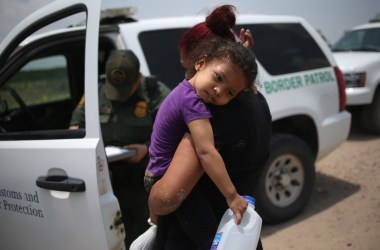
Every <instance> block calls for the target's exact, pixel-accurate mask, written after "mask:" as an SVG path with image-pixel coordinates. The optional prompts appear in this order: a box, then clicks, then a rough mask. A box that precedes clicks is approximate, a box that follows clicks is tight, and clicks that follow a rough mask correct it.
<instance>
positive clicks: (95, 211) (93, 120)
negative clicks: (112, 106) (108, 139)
mask: <svg viewBox="0 0 380 250" xmlns="http://www.w3.org/2000/svg"><path fill="white" fill-rule="evenodd" d="M100 6H101V1H100V0H63V1H55V2H53V3H51V4H49V5H47V6H45V7H44V8H41V9H40V10H38V11H37V12H35V13H34V14H32V15H31V16H29V17H27V18H26V19H25V20H24V21H23V22H21V23H19V25H18V26H17V27H15V28H14V29H13V30H12V32H10V33H9V34H8V36H7V37H6V38H5V39H4V40H3V42H2V43H1V44H0V159H1V160H0V232H1V233H0V249H7V250H11V249H15V250H19V249H39V250H43V249H49V250H51V249H55V250H58V249H62V250H67V249H81V250H84V249H91V250H93V249H102V250H103V249H123V248H124V245H123V244H124V241H123V240H124V236H125V232H124V227H123V225H122V223H121V220H120V217H121V214H120V209H119V204H118V201H117V199H116V197H115V196H114V194H113V192H112V187H111V183H110V178H109V172H108V167H107V159H106V154H105V150H104V146H103V142H102V139H101V132H100V123H99V111H98V93H97V91H98V85H97V82H98V74H97V71H98V64H97V58H98V42H97V41H98V32H99V16H100ZM70 18H74V19H75V18H79V19H81V18H82V19H81V21H83V20H85V21H84V22H82V24H83V25H82V26H78V27H73V28H72V32H71V33H70V34H66V33H65V32H63V31H62V30H61V31H58V32H56V31H52V32H50V31H49V32H48V35H46V33H45V34H44V35H42V34H38V35H35V34H36V33H35V32H37V31H41V29H43V30H51V29H52V28H55V26H59V25H61V26H60V27H61V28H65V29H66V28H67V24H65V22H66V21H67V20H69V19H70ZM61 23H62V24H61ZM32 34H33V35H34V36H33V37H32V38H31V37H30V35H32ZM49 34H50V35H49ZM83 38H84V39H83ZM80 90H81V91H80ZM83 91H84V92H85V94H86V95H85V101H86V107H85V109H86V110H85V111H86V124H87V125H86V129H82V130H75V131H74V130H69V129H68V122H69V119H70V114H71V113H70V112H72V110H73V108H74V107H75V106H76V104H77V103H78V101H79V99H80V98H81V96H82V93H83Z"/></svg>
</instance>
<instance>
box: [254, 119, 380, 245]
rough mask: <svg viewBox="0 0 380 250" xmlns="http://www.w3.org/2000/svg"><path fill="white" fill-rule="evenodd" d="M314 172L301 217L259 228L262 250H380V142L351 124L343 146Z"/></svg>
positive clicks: (379, 138)
mask: <svg viewBox="0 0 380 250" xmlns="http://www.w3.org/2000/svg"><path fill="white" fill-rule="evenodd" d="M316 171H317V174H316V183H315V189H314V192H313V194H312V196H311V197H310V201H309V202H308V204H307V206H306V207H305V209H304V210H303V211H302V212H301V214H299V215H298V216H297V217H296V218H294V219H292V220H289V221H287V222H285V223H282V224H277V225H263V228H262V232H261V237H262V241H263V246H264V249H265V250H278V249H279V250H287V249H295V250H298V249H307V250H322V249H323V250H341V249H349V250H378V249H380V136H372V135H368V134H366V133H365V132H363V131H362V130H361V128H360V127H359V126H358V125H356V124H354V125H353V126H352V128H351V131H350V135H349V137H348V139H347V141H345V142H344V143H343V144H342V145H341V146H339V147H338V148H337V149H336V150H334V151H333V152H332V153H331V154H330V155H328V156H327V157H326V158H324V159H322V160H320V161H318V162H317V163H316Z"/></svg>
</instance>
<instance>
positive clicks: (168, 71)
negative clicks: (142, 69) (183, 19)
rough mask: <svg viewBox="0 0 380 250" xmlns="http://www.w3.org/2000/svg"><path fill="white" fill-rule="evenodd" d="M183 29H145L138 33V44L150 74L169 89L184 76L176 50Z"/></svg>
mask: <svg viewBox="0 0 380 250" xmlns="http://www.w3.org/2000/svg"><path fill="white" fill-rule="evenodd" d="M185 30H186V29H169V30H158V31H145V32H141V33H140V34H139V40H140V44H141V46H142V49H143V52H144V55H145V58H146V60H147V63H148V66H149V69H150V71H151V74H153V75H155V76H157V78H158V79H159V80H160V81H162V82H163V83H165V84H166V85H167V86H168V87H169V88H171V89H172V88H174V87H175V86H176V85H177V84H178V83H179V82H181V81H182V80H183V78H184V76H185V70H184V69H183V67H182V65H181V63H180V57H179V52H178V43H179V40H180V38H181V36H182V34H183V32H184V31H185ZM152 41H154V42H152Z"/></svg>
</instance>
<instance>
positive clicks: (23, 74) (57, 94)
mask: <svg viewBox="0 0 380 250" xmlns="http://www.w3.org/2000/svg"><path fill="white" fill-rule="evenodd" d="M11 89H12V90H13V91H10V90H11ZM10 93H13V94H11V95H10ZM16 94H17V95H18V96H19V98H21V99H22V101H23V102H24V103H25V105H27V106H32V105H38V104H46V103H49V102H54V101H61V100H65V99H68V98H69V97H70V88H69V81H68V75H67V62H66V59H65V58H64V57H63V56H50V57H45V58H40V59H36V60H33V61H30V62H29V63H28V64H26V65H25V66H24V67H23V68H22V69H21V70H20V71H19V72H17V73H16V74H15V75H14V76H13V77H12V78H11V79H10V80H9V81H8V83H7V87H6V88H2V89H0V96H2V97H3V101H5V102H7V104H8V108H9V109H15V108H20V101H17V99H15V98H14V97H12V95H16Z"/></svg>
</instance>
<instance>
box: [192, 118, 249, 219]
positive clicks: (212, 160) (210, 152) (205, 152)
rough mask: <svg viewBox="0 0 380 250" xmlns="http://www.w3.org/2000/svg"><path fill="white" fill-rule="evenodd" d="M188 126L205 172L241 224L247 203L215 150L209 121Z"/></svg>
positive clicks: (197, 120) (193, 122)
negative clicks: (237, 190)
mask: <svg viewBox="0 0 380 250" xmlns="http://www.w3.org/2000/svg"><path fill="white" fill-rule="evenodd" d="M187 125H188V127H189V129H190V133H191V137H192V138H193V141H194V146H195V150H196V152H197V155H198V158H199V160H200V162H201V165H202V167H203V169H204V171H205V172H206V173H207V175H208V176H209V177H210V178H211V179H212V181H213V182H214V183H215V185H216V186H217V187H218V189H219V190H220V192H221V193H222V194H223V196H224V197H225V198H226V200H227V204H228V206H229V207H230V208H231V210H232V211H233V213H234V214H235V217H236V222H237V224H240V221H241V218H242V217H243V213H244V212H245V210H246V209H247V202H246V201H245V200H244V198H243V197H242V196H240V195H239V194H238V193H237V192H236V189H235V186H234V185H233V183H232V181H231V179H230V177H229V175H228V173H227V170H226V167H225V165H224V162H223V159H222V157H221V155H220V154H219V152H218V151H217V150H216V148H215V145H214V135H213V131H212V127H211V124H210V121H209V119H196V120H193V121H191V122H189V123H188V124H187Z"/></svg>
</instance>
